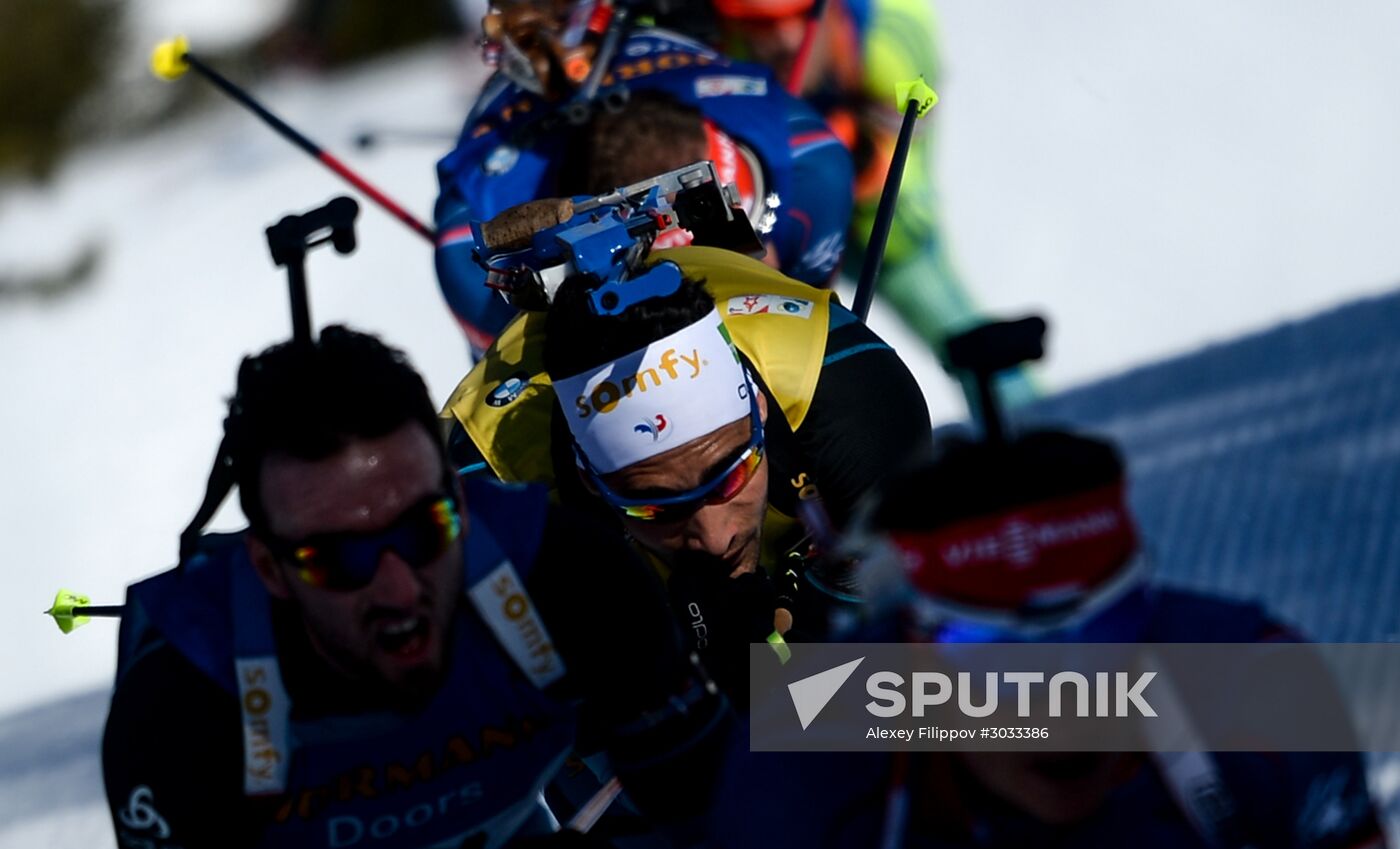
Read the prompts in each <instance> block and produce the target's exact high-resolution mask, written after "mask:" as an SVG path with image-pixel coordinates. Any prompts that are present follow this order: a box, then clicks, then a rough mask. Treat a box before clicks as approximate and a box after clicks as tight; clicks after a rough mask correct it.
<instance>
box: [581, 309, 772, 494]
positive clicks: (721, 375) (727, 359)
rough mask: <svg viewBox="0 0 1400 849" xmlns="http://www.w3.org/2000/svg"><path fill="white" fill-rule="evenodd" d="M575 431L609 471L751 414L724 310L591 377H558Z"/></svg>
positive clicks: (596, 462)
mask: <svg viewBox="0 0 1400 849" xmlns="http://www.w3.org/2000/svg"><path fill="white" fill-rule="evenodd" d="M554 391H555V394H557V395H558V396H559V403H560V406H562V407H563V408H564V417H565V418H566V419H568V421H569V430H570V431H572V432H573V435H574V439H575V440H577V441H578V444H579V447H580V448H582V449H583V453H584V455H585V456H587V457H588V461H589V463H591V464H592V465H593V467H594V468H595V469H597V470H598V471H599V472H602V473H604V474H606V473H608V472H615V471H617V470H618V469H621V468H623V467H624V466H630V465H632V464H633V463H638V462H641V461H642V460H645V459H647V458H648V457H654V456H656V455H657V454H660V453H662V452H664V451H669V450H671V449H672V448H676V447H678V446H681V445H684V444H685V443H687V442H689V441H690V440H692V439H697V438H699V437H701V436H704V435H705V434H707V433H711V432H713V431H715V430H718V429H719V428H721V427H724V426H725V425H727V424H729V423H731V422H736V421H738V420H740V419H742V418H744V417H745V416H747V415H748V414H749V405H750V401H749V384H748V380H747V379H746V377H745V375H744V368H743V366H742V365H740V364H739V355H738V354H737V353H735V351H734V347H733V345H732V344H731V343H730V341H729V334H728V332H727V331H726V330H725V327H724V323H723V322H722V321H721V320H720V317H719V313H718V312H717V311H715V310H711V311H710V312H709V314H708V315H706V316H705V317H704V318H702V319H700V320H699V321H697V322H695V323H694V324H691V325H689V326H688V327H685V328H683V329H681V330H678V331H676V332H675V333H673V334H671V335H670V336H667V337H666V338H665V339H661V340H659V341H656V342H653V343H651V344H650V345H648V346H646V347H645V348H642V349H641V350H639V351H633V352H632V353H630V354H628V355H626V356H624V357H619V358H618V359H616V360H613V361H612V362H609V363H605V364H603V365H601V366H598V367H597V368H593V369H589V370H588V371H585V372H584V373H583V374H579V375H575V376H574V377H567V378H564V379H562V380H556V381H554Z"/></svg>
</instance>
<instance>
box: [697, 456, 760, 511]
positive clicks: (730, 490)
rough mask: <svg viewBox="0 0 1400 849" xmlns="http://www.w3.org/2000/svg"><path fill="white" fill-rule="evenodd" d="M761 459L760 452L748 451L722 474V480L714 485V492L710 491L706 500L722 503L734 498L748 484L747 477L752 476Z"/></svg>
mask: <svg viewBox="0 0 1400 849" xmlns="http://www.w3.org/2000/svg"><path fill="white" fill-rule="evenodd" d="M762 460H763V455H762V453H760V452H758V451H754V452H752V453H750V454H749V456H747V457H745V458H744V459H743V460H742V461H741V462H740V463H739V465H737V466H735V467H734V468H733V469H730V471H729V474H727V475H725V476H724V480H723V481H722V482H721V483H720V485H719V486H717V487H715V490H714V492H712V493H710V496H709V498H708V499H707V500H708V501H710V503H712V504H723V503H724V502H726V501H729V500H731V499H732V498H734V496H736V495H738V494H739V492H740V491H741V490H743V488H744V487H745V486H747V485H748V483H749V479H750V478H752V477H753V473H754V472H755V471H756V470H757V469H758V464H759V463H760V462H761V461H762Z"/></svg>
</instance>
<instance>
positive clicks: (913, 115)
mask: <svg viewBox="0 0 1400 849" xmlns="http://www.w3.org/2000/svg"><path fill="white" fill-rule="evenodd" d="M895 102H896V104H897V105H898V107H899V108H901V109H902V110H903V111H904V120H903V122H902V123H901V124H900V125H899V140H898V141H896V142H895V145H894V154H893V155H892V156H891V157H890V171H889V173H888V174H887V175H885V187H884V189H883V190H881V192H880V206H879V207H878V208H877V209H876V211H875V223H874V224H873V225H871V227H870V241H869V243H868V244H867V245H866V246H865V262H864V263H863V264H862V265H861V268H860V282H859V283H857V284H856V297H855V303H853V304H852V305H851V312H853V313H855V314H856V316H857V317H858V318H859V319H860V320H861V321H865V316H866V315H867V314H868V313H869V312H870V302H871V301H872V300H874V298H875V278H876V277H879V276H880V263H881V262H882V261H883V260H884V258H885V242H887V241H889V237H890V225H891V224H892V223H893V222H894V205H895V201H896V200H898V199H899V183H900V180H901V179H902V178H903V177H904V163H905V161H906V160H908V158H909V146H910V144H912V143H913V141H914V122H915V121H916V120H918V119H919V118H922V117H923V116H925V115H927V114H928V111H929V110H930V109H932V108H933V105H934V104H935V103H937V102H938V94H937V93H936V92H935V91H934V90H933V89H931V88H929V87H928V85H927V84H926V83H925V82H924V81H923V79H922V78H920V79H917V80H910V81H908V82H903V83H899V84H898V85H896V86H895Z"/></svg>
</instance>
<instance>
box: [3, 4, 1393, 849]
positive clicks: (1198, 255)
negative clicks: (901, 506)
mask: <svg viewBox="0 0 1400 849" xmlns="http://www.w3.org/2000/svg"><path fill="white" fill-rule="evenodd" d="M937 7H938V11H939V14H940V16H941V20H942V25H943V32H942V39H943V43H942V45H941V47H942V51H943V54H944V56H945V57H946V59H945V63H946V67H945V72H944V76H943V79H942V82H941V85H940V87H939V88H940V94H941V95H942V101H941V103H940V104H939V105H938V107H937V108H936V110H935V113H934V115H935V117H934V120H935V121H936V122H937V126H938V129H937V132H938V135H939V168H938V178H939V184H940V187H941V192H942V201H943V215H944V218H945V222H946V227H947V229H948V238H949V241H950V244H951V250H952V253H953V257H954V261H955V262H956V264H957V266H958V268H959V269H960V270H961V272H962V275H963V277H964V279H965V280H966V282H967V285H968V287H969V288H970V289H971V291H972V292H973V293H974V295H975V296H976V297H977V298H978V299H979V300H980V301H981V302H982V304H983V305H984V306H986V307H987V308H988V310H989V311H991V312H993V313H995V314H998V315H1013V316H1014V315H1019V314H1024V313H1026V312H1031V311H1037V312H1042V313H1044V314H1045V315H1046V316H1047V317H1048V318H1049V319H1050V321H1051V328H1052V329H1051V336H1050V342H1049V355H1048V358H1047V360H1046V362H1045V363H1044V364H1043V366H1042V367H1041V369H1040V376H1041V378H1042V380H1043V383H1044V386H1045V387H1046V389H1047V390H1048V391H1049V392H1050V393H1052V397H1051V398H1049V399H1048V400H1047V401H1045V402H1043V403H1041V404H1039V405H1037V406H1036V407H1034V408H1033V409H1031V410H1029V411H1027V412H1026V413H1025V416H1027V417H1028V418H1050V419H1054V420H1057V421H1069V422H1071V423H1075V424H1079V425H1082V426H1086V427H1090V428H1093V429H1097V430H1100V431H1105V432H1108V433H1110V434H1112V435H1113V436H1115V437H1117V438H1118V439H1119V440H1120V441H1121V442H1122V443H1123V445H1124V447H1125V449H1126V450H1127V453H1128V456H1129V462H1130V473H1131V475H1132V477H1133V480H1134V491H1133V498H1134V504H1135V507H1136V508H1137V509H1138V512H1139V515H1140V517H1141V519H1142V522H1143V526H1144V532H1145V536H1146V537H1147V538H1148V539H1149V541H1150V542H1151V544H1152V545H1153V549H1154V552H1155V555H1156V560H1157V563H1158V568H1159V569H1161V570H1162V571H1163V572H1164V573H1165V574H1166V576H1167V577H1168V578H1169V579H1173V580H1176V581H1178V582H1181V583H1188V584H1192V585H1195V586H1199V587H1201V588H1205V589H1215V590H1220V591H1226V592H1230V593H1232V594H1236V595H1241V596H1250V597H1262V598H1264V599H1266V600H1267V601H1269V602H1270V603H1271V604H1272V605H1273V606H1274V607H1275V609H1276V610H1277V611H1278V613H1279V614H1280V615H1281V616H1282V617H1283V618H1284V619H1286V620H1288V621H1292V622H1295V623H1297V624H1299V625H1300V626H1302V627H1303V628H1304V629H1305V630H1306V631H1307V632H1309V633H1310V634H1312V635H1313V636H1315V637H1317V638H1319V639H1326V640H1334V641H1341V640H1354V641H1369V640H1387V641H1391V640H1395V639H1397V638H1400V620H1397V616H1400V614H1397V612H1396V611H1397V609H1400V605H1397V604H1396V602H1397V601H1400V577H1398V576H1397V575H1400V569H1397V558H1400V537H1397V533H1396V530H1395V527H1396V525H1397V519H1400V509H1397V507H1400V503H1397V493H1400V419H1397V417H1396V416H1397V414H1400V379H1397V377H1398V376H1400V341H1397V339H1396V338H1395V337H1396V336H1397V334H1396V329H1397V328H1400V303H1397V298H1398V297H1400V296H1397V295H1396V294H1394V293H1395V292H1396V290H1397V287H1400V238H1397V235H1400V159H1398V158H1397V156H1396V153H1395V151H1396V150H1398V149H1400V99H1398V98H1396V97H1395V92H1396V91H1397V90H1400V52H1397V51H1395V50H1394V44H1393V34H1394V33H1395V32H1400V6H1397V5H1396V4H1394V3H1392V2H1388V0H1351V2H1347V3H1342V4H1328V5H1327V6H1325V7H1324V6H1323V5H1320V4H1297V3H1291V4H1278V3H1276V2H1274V0H1234V2H1230V3H1226V4H1221V3H1216V2H1207V0H1173V2H1171V3H1167V2H1157V0H1147V2H1138V3H1132V4H1124V3H1118V2H1114V0H1062V2H1058V3H1054V4H1040V3H1028V2H1010V0H938V2H937ZM481 12H482V9H480V8H474V7H471V4H470V3H467V2H463V3H461V4H453V3H450V2H447V0H413V2H409V3H396V4H384V3H376V2H372V0H344V2H326V0H242V2H238V3H232V2H213V0H127V2H116V0H0V45H3V49H0V361H3V367H2V368H0V398H3V402H0V444H3V445H4V464H3V473H0V479H2V480H3V484H2V485H0V528H3V541H4V544H5V549H6V557H5V558H4V559H5V568H4V571H3V573H0V645H3V646H4V649H3V654H0V658H2V659H0V680H3V681H4V682H5V683H4V686H3V687H0V846H31V845H50V844H55V843H57V842H58V841H59V840H64V841H69V842H71V841H81V843H82V845H87V846H97V847H102V846H110V845H112V844H113V838H112V834H111V829H110V824H109V821H108V818H107V813H106V809H105V806H104V803H103V800H102V791H101V780H100V769H99V765H98V760H97V745H98V741H99V739H100V735H101V728H102V722H103V719H104V718H105V713H106V699H107V693H108V688H109V685H110V679H111V677H112V674H113V671H114V665H115V656H116V633H117V629H116V625H115V623H113V622H109V621H98V622H94V623H93V624H91V625H89V626H87V627H86V628H84V629H83V630H82V631H80V632H78V633H77V634H75V635H72V636H68V637H64V636H62V635H60V633H59V632H58V630H57V629H56V628H55V627H54V626H53V624H52V622H50V621H47V620H46V619H45V618H44V617H42V616H40V611H42V610H44V609H45V608H46V607H47V606H48V605H49V603H50V602H51V600H52V598H53V595H54V592H55V591H56V590H57V589H58V588H59V587H68V588H72V589H76V590H79V591H81V592H83V593H86V594H89V595H90V596H92V598H93V600H94V603H113V604H116V603H120V602H121V601H122V598H123V591H124V587H125V586H126V584H128V583H130V582H131V581H133V580H136V579H138V578H140V577H143V576H145V575H149V574H151V573H153V572H156V571H159V570H161V569H164V568H166V567H167V566H168V565H170V564H171V563H172V562H173V561H174V559H175V553H176V540H177V536H178V534H179V531H180V529H181V528H182V527H183V526H184V524H185V523H186V522H187V521H188V520H189V518H190V517H191V515H192V514H193V512H194V510H195V507H196V506H197V504H198V502H199V499H200V497H201V496H202V493H203V488H204V481H205V477H206V474H207V470H208V466H209V463H210V461H211V460H212V458H213V455H214V450H215V447H216V445H217V443H218V438H219V433H220V430H219V427H220V422H221V420H222V415H223V406H224V402H225V399H226V397H227V396H228V395H229V394H230V393H231V391H232V388H233V379H234V374H235V370H236V367H237V363H238V360H239V358H240V357H241V356H242V355H243V354H245V353H248V352H251V351H254V350H257V349H259V348H262V347H263V346H265V345H267V344H270V343H272V342H274V341H277V340H279V339H281V338H283V337H285V336H286V335H287V334H288V332H289V323H288V318H287V308H286V295H285V283H284V279H285V278H284V276H283V274H282V273H281V271H280V270H278V269H276V268H274V267H273V265H272V263H271V261H270V260H269V259H268V255H267V249H266V241H265V238H264V236H263V228H265V227H266V226H267V225H269V224H271V223H273V222H275V221H277V220H278V219H279V218H281V217H282V216H283V215H285V214H287V213H289V212H297V211H302V210H305V209H309V208H311V207H315V206H318V205H320V204H322V203H324V202H325V201H326V200H327V199H329V198H330V197H332V196H334V195H337V194H344V193H347V190H346V188H345V187H344V186H343V185H342V184H341V183H340V182H339V181H338V180H337V179H336V178H335V177H334V176H332V175H331V174H329V173H328V172H326V171H325V170H324V169H322V168H321V167H320V166H319V165H317V164H316V163H314V162H312V161H311V160H310V159H308V158H307V157H306V156H305V155H304V154H303V153H301V152H300V151H298V150H296V149H295V148H293V147H291V146H290V145H289V144H287V143H286V142H285V141H283V140H282V139H280V138H279V137H277V136H275V135H274V134H273V133H272V132H271V131H269V130H268V129H267V128H266V127H264V126H263V125H262V124H260V123H258V122H257V121H256V120H255V119H253V118H252V117H251V116H250V115H248V114H247V113H245V112H244V111H242V110H241V109H239V108H238V107H236V106H235V105H233V104H232V103H230V102H228V101H227V100H224V99H222V98H221V97H220V96H219V95H218V94H217V93H216V92H214V91H213V90H212V89H211V88H210V87H209V86H208V85H206V84H205V83H204V82H203V81H202V80H199V79H196V78H194V77H188V78H185V79H182V80H178V81H175V82H173V83H165V82H160V81H157V80H156V79H154V78H153V77H151V76H150V74H149V72H148V71H147V57H148V54H149V51H150V49H151V47H152V46H153V45H154V44H155V43H156V42H157V41H158V40H160V39H163V38H166V37H169V36H171V35H173V34H175V33H185V34H187V35H188V36H189V37H190V39H191V44H192V47H193V48H194V49H195V50H197V51H199V52H200V53H202V54H203V55H204V57H205V58H206V59H207V60H209V61H210V62H211V64H213V65H215V66H216V67H218V68H219V69H220V70H222V71H223V72H224V73H225V74H226V75H228V76H230V77H231V78H233V79H235V80H237V81H238V82H239V83H240V84H244V85H247V86H248V87H250V88H251V89H252V90H253V91H254V92H255V93H256V94H257V96H258V97H260V98H262V99H263V100H264V101H265V102H266V103H268V104H269V105H270V106H271V107H272V109H273V110H274V111H276V112H278V113H279V114H280V115H281V116H283V117H284V118H285V119H287V120H288V121H289V122H290V123H292V124H293V125H295V126H296V127H297V128H299V129H300V130H302V131H303V132H305V133H306V134H307V135H309V136H310V137H311V138H313V139H315V140H316V141H318V142H320V143H321V144H322V145H323V146H325V147H326V148H328V149H329V150H331V151H333V152H335V153H337V154H338V155H340V156H342V157H343V158H344V159H346V160H347V162H349V163H350V164H351V165H352V167H354V168H355V169H357V170H358V171H360V172H361V173H363V174H364V175H365V176H366V177H368V178H369V179H370V181H371V182H374V183H375V184H377V185H379V186H381V187H383V188H385V189H386V190H387V191H388V192H389V193H390V194H391V195H393V196H394V197H395V198H396V199H398V200H400V201H401V202H402V203H404V204H405V205H406V206H407V207H408V208H409V209H410V210H411V211H413V212H414V213H415V214H417V215H419V216H420V217H423V218H428V217H429V216H430V214H431V207H432V201H433V198H434V197H435V195H436V181H435V177H434V172H433V165H434V163H435V161H436V160H437V158H438V157H440V156H441V155H443V154H444V153H446V152H447V150H448V149H449V148H450V147H451V145H452V140H453V137H454V135H455V132H456V131H457V129H458V127H459V125H460V123H461V121H462V119H463V118H464V117H465V113H466V109H467V106H468V105H469V103H470V102H471V99H472V97H473V96H474V94H475V92H476V91H477V89H478V87H479V86H480V84H481V82H482V80H483V79H484V78H485V75H486V69H484V68H483V67H481V65H480V64H479V61H478V56H477V53H478V51H477V49H476V47H475V44H474V41H473V37H472V36H471V35H470V29H471V24H472V22H474V21H475V20H476V19H477V18H479V16H480V14H481ZM366 132H374V133H380V134H381V135H380V142H379V143H378V144H375V145H372V146H370V147H367V148H366V147H362V146H361V145H358V144H357V139H358V138H359V137H360V136H362V135H363V134H364V133H366ZM362 210H363V211H362V213H361V216H360V221H359V234H360V248H359V250H358V251H357V252H356V253H355V254H353V255H352V256H351V257H349V258H343V257H339V256H336V255H334V254H332V253H329V252H317V253H316V254H315V255H313V256H312V258H311V260H310V262H309V275H310V279H311V292H312V295H311V298H312V315H313V319H314V320H316V321H317V322H318V323H328V322H332V321H346V322H351V323H354V324H355V325H357V326H360V327H362V328H367V329H370V330H373V331H376V332H379V333H381V334H383V335H384V336H385V337H386V338H387V339H388V340H390V341H391V342H393V343H394V344H397V345H399V346H401V347H404V348H406V349H407V350H408V351H409V353H410V354H411V356H412V358H413V360H414V362H415V363H416V364H417V365H418V367H419V368H420V369H421V370H422V371H423V372H424V373H425V375H426V377H427V379H428V382H429V386H430V388H431V389H432V391H433V392H434V394H435V395H436V396H437V397H438V398H441V399H445V398H446V395H447V393H448V392H449V391H450V390H451V388H452V387H453V386H454V385H455V383H456V382H457V380H458V379H459V378H460V377H461V375H462V374H463V373H464V372H465V369H466V368H467V366H468V356H467V349H466V345H465V342H464V340H463V339H462V336H461V334H460V332H459V331H458V329H457V328H456V326H455V324H454V322H453V321H452V319H451V318H450V315H449V313H448V311H447V309H446V307H445V305H444V304H443V302H442V300H441V296H440V295H439V293H438V288H437V284H436V281H435V279H434V275H433V267H432V255H431V252H430V250H429V249H428V246H427V245H426V243H424V242H423V241H422V240H421V239H420V238H419V237H418V236H416V235H415V234H413V233H411V232H409V231H408V230H407V229H406V228H404V227H402V226H401V225H400V224H399V223H398V222H395V221H393V220H391V219H390V218H389V217H388V216H387V215H385V214H383V213H382V212H380V211H379V210H378V209H377V208H374V207H372V206H371V205H369V204H365V203H362ZM872 324H874V325H875V327H876V329H877V330H878V331H880V332H881V333H882V334H884V335H886V336H887V338H889V339H890V340H891V342H892V343H893V344H894V345H895V347H896V348H898V349H899V351H900V352H901V354H903V355H904V356H905V357H906V359H907V360H908V361H909V362H910V364H911V367H913V368H914V370H915V372H916V374H917V376H918V377H919V379H920V382H921V385H923V387H924V389H925V393H926V394H927V396H928V398H929V403H930V406H931V408H932V410H933V412H934V417H935V420H937V421H940V422H950V421H954V420H957V419H960V418H962V417H963V415H964V410H963V408H962V405H961V402H960V401H959V400H958V395H957V394H956V393H955V391H954V389H953V387H952V385H951V384H950V383H949V382H948V381H947V379H946V378H945V377H944V376H943V374H942V373H941V372H940V371H939V369H938V367H937V366H936V364H935V363H934V361H933V359H932V358H931V357H930V356H929V355H928V354H927V353H926V352H924V351H923V350H922V349H921V346H920V344H919V343H918V342H916V341H914V339H913V337H912V336H910V335H909V334H907V333H906V332H905V331H904V329H903V328H902V326H901V325H900V324H899V320H898V317H897V316H894V315H892V314H891V313H890V311H889V310H888V309H887V308H885V307H883V306H882V305H880V304H878V303H877V306H876V312H875V314H874V317H873V319H872ZM240 524H241V519H240V517H239V515H238V513H237V509H236V507H234V506H231V507H230V509H228V510H225V511H224V512H223V513H221V514H220V516H219V518H218V519H217V520H216V522H215V525H216V527H220V528H233V527H238V526H239V525H240ZM1373 782H1374V789H1375V791H1376V793H1377V794H1378V795H1380V796H1381V797H1382V798H1383V799H1384V800H1386V803H1387V804H1388V805H1389V806H1390V807H1389V810H1390V811H1391V816H1392V818H1394V817H1395V815H1396V814H1395V812H1396V811H1397V806H1396V799H1397V797H1400V764H1397V762H1396V761H1394V760H1393V759H1385V758H1377V759H1376V760H1375V769H1374V775H1373Z"/></svg>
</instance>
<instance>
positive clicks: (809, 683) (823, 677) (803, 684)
mask: <svg viewBox="0 0 1400 849" xmlns="http://www.w3.org/2000/svg"><path fill="white" fill-rule="evenodd" d="M864 660H865V658H863V657H858V658H856V659H855V660H853V661H851V662H850V663H843V664H841V665H840V666H834V667H832V668H831V669H828V670H826V671H825V672H818V673H817V674H816V675H809V676H807V677H806V678H803V679H802V680H800V681H794V682H792V683H791V684H789V685H788V694H789V695H791V696H792V706H793V707H795V708H797V719H798V721H800V722H801V723H802V730H803V731H806V730H807V726H809V725H811V724H812V720H814V719H816V718H817V714H819V713H821V712H822V708H825V707H826V705H827V703H828V702H830V701H831V698H832V697H833V696H835V695H836V691H837V690H840V689H841V685H842V684H845V683H846V679H847V678H850V677H851V673H852V672H855V671H856V667H857V666H860V665H861V662H862V661H864Z"/></svg>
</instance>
